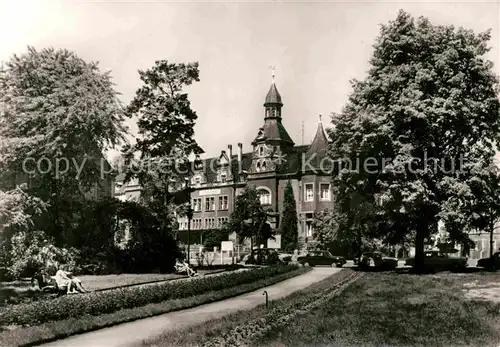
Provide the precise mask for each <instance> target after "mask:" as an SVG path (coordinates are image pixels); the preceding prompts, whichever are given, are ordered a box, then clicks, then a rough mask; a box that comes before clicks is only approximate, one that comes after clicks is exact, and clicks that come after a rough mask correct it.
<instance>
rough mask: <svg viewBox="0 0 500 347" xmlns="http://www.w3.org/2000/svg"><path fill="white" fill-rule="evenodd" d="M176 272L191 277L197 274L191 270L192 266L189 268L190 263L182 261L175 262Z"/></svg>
mask: <svg viewBox="0 0 500 347" xmlns="http://www.w3.org/2000/svg"><path fill="white" fill-rule="evenodd" d="M175 270H176V271H177V272H186V273H187V275H188V276H189V277H191V276H193V275H195V274H196V272H195V271H194V270H193V269H191V266H189V265H188V263H186V262H185V261H184V260H181V259H176V260H175Z"/></svg>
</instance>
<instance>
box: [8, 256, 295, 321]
mask: <svg viewBox="0 0 500 347" xmlns="http://www.w3.org/2000/svg"><path fill="white" fill-rule="evenodd" d="M296 268H297V267H296V266H291V265H280V266H275V267H266V268H255V269H251V270H248V271H240V272H232V273H227V274H221V275H219V276H213V277H212V276H211V277H197V278H193V279H191V280H189V281H177V282H167V283H164V284H158V285H151V286H145V287H140V288H124V289H117V290H112V291H108V292H94V293H87V294H80V295H74V296H65V297H60V298H57V299H54V300H42V301H38V302H36V303H30V304H20V305H16V306H13V307H10V308H8V309H6V310H5V311H4V312H1V313H0V326H6V325H11V324H14V325H37V324H41V323H44V322H49V321H55V320H62V319H67V318H71V317H81V316H82V315H92V316H98V315H101V314H105V313H111V312H114V311H118V310H121V309H126V308H133V307H139V306H144V305H146V304H150V303H158V302H162V301H166V300H172V299H180V298H186V297H190V296H194V295H199V294H202V293H205V292H209V291H217V290H221V289H223V288H228V287H233V286H237V285H240V284H244V283H251V282H254V281H257V280H259V279H262V278H266V277H272V276H275V275H278V274H282V273H286V272H289V271H292V270H294V269H296Z"/></svg>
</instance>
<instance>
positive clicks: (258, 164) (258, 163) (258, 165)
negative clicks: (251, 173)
mask: <svg viewBox="0 0 500 347" xmlns="http://www.w3.org/2000/svg"><path fill="white" fill-rule="evenodd" d="M257 171H260V161H259V162H257Z"/></svg>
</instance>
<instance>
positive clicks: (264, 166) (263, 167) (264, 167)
mask: <svg viewBox="0 0 500 347" xmlns="http://www.w3.org/2000/svg"><path fill="white" fill-rule="evenodd" d="M262 171H266V162H263V163H262Z"/></svg>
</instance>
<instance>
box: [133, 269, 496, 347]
mask: <svg viewBox="0 0 500 347" xmlns="http://www.w3.org/2000/svg"><path fill="white" fill-rule="evenodd" d="M344 271H350V270H344ZM344 271H342V272H341V273H340V274H342V273H344V276H345V275H346V274H347V273H346V272H344ZM340 274H337V275H336V276H339V275H340ZM337 281H338V277H337V278H335V277H332V278H329V279H327V280H325V281H322V282H320V283H319V284H317V285H314V286H312V287H310V288H308V289H307V290H305V291H302V292H299V293H296V294H293V295H291V296H290V297H288V298H286V299H283V300H279V301H276V302H273V303H272V304H273V307H274V308H271V309H270V310H266V309H265V307H263V306H261V307H257V308H255V309H253V310H249V311H241V312H239V313H238V314H234V315H230V316H227V317H224V318H223V319H219V320H214V321H212V322H208V323H207V324H204V325H203V326H197V327H192V328H190V329H188V330H185V331H178V332H173V333H170V334H167V335H164V336H162V337H160V338H158V339H155V340H153V341H147V342H144V344H143V346H203V345H205V346H215V345H217V346H230V345H231V344H233V345H234V341H235V340H234V339H233V340H230V339H231V338H233V337H234V336H237V338H238V339H239V341H241V340H242V339H243V340H245V339H246V341H245V344H246V345H248V346H255V347H257V346H272V347H278V346H280V347H283V346H443V347H444V346H478V347H479V346H498V345H500V299H498V300H495V299H492V297H493V296H494V295H493V294H492V293H493V292H495V293H496V292H497V291H498V289H499V288H500V273H489V272H480V273H467V274H458V273H441V274H436V275H423V276H418V275H411V274H404V273H399V274H398V273H395V272H378V273H365V274H364V275H363V276H362V277H361V278H359V279H358V280H357V281H355V282H354V283H352V284H350V285H349V286H348V287H347V288H346V289H345V290H344V291H342V292H341V293H340V294H338V295H337V296H334V297H329V296H330V295H331V294H330V293H331V290H329V287H331V288H333V285H334V283H336V282H337ZM321 295H324V296H325V297H327V299H326V300H324V301H321V300H318V301H317V303H319V305H312V306H313V307H309V308H308V307H307V305H308V302H311V301H314V300H316V298H318V297H319V296H321ZM308 297H310V298H311V299H310V300H308ZM497 298H498V296H497ZM274 309H276V310H277V312H279V310H282V313H278V314H276V313H273V312H274ZM290 313H292V314H290ZM286 316H288V320H287V319H283V318H287V317H286ZM280 321H283V322H284V323H281V324H280V323H279V322H280ZM277 322H278V323H277ZM259 323H260V326H259ZM263 324H266V325H267V326H269V327H271V328H268V329H267V331H266V329H261V327H262V325H263ZM259 329H261V330H262V331H261V332H260V333H259ZM221 336H222V337H223V338H224V339H225V342H224V343H222V342H221V339H220V337H221ZM217 338H219V339H217ZM214 339H215V340H214ZM214 341H215V342H214Z"/></svg>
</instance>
